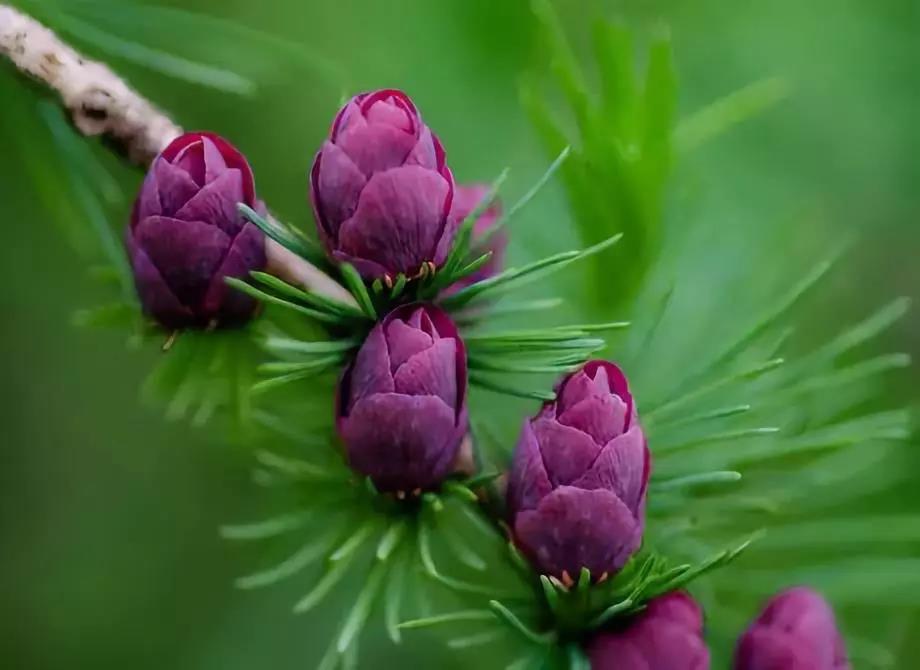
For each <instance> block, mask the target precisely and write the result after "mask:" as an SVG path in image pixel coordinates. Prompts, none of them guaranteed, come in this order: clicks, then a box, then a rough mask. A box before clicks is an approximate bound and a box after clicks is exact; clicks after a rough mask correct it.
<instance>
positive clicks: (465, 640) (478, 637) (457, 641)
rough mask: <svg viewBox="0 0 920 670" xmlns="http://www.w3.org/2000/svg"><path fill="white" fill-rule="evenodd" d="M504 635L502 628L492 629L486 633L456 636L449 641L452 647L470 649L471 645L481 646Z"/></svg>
mask: <svg viewBox="0 0 920 670" xmlns="http://www.w3.org/2000/svg"><path fill="white" fill-rule="evenodd" d="M501 636H502V631H500V630H490V631H486V632H485V633H476V634H475V635H468V636H465V637H455V638H452V639H450V640H448V641H447V646H448V647H449V648H450V649H458V650H459V649H469V648H470V647H479V646H482V645H484V644H489V643H490V642H495V641H496V640H498V639H499V638H500V637H501Z"/></svg>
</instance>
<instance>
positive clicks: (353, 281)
mask: <svg viewBox="0 0 920 670" xmlns="http://www.w3.org/2000/svg"><path fill="white" fill-rule="evenodd" d="M339 272H341V274H342V279H343V280H344V282H345V286H346V287H347V288H348V290H349V291H350V292H351V294H352V295H353V296H354V297H355V300H357V301H358V305H360V307H361V309H362V310H363V311H364V313H365V314H366V315H367V316H368V317H369V318H370V319H373V320H374V321H376V320H377V310H375V309H374V302H373V301H372V300H371V296H370V293H368V292H367V286H365V285H364V280H363V279H361V275H360V274H358V271H357V270H356V269H355V266H354V265H352V264H351V263H342V264H340V265H339Z"/></svg>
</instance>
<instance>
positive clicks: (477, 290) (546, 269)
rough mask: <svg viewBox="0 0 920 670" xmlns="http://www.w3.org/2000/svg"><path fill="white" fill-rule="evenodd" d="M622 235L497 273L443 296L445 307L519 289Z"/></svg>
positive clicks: (607, 244) (615, 241)
mask: <svg viewBox="0 0 920 670" xmlns="http://www.w3.org/2000/svg"><path fill="white" fill-rule="evenodd" d="M622 237H623V235H622V234H616V235H613V236H612V237H609V238H607V239H606V240H604V241H602V242H600V243H598V244H595V245H593V246H590V247H588V248H586V249H583V250H581V251H564V252H562V253H559V254H555V255H553V256H550V257H548V258H543V259H541V260H538V261H534V262H533V263H529V264H528V265H525V266H524V267H521V268H508V269H507V270H505V271H504V272H502V273H500V274H498V275H495V276H493V277H490V278H488V279H484V280H482V281H479V282H476V283H475V284H471V285H470V286H467V287H466V288H463V289H461V290H460V291H458V292H457V293H454V294H453V295H450V296H447V297H446V298H443V299H441V301H440V302H441V303H442V304H443V305H444V306H445V307H446V308H449V309H456V308H459V307H462V306H464V305H466V304H468V303H469V302H471V301H472V300H474V299H481V298H482V297H483V296H489V295H491V294H493V293H496V292H500V291H506V290H510V289H512V288H518V287H520V286H522V285H524V284H526V283H529V282H531V281H534V280H536V279H540V278H543V277H546V276H547V275H549V274H552V273H553V272H556V271H558V270H561V269H562V268H564V267H566V266H568V265H570V264H571V263H574V262H575V261H579V260H582V259H584V258H588V257H590V256H592V255H594V254H597V253H600V252H601V251H603V250H605V249H608V248H609V247H611V246H613V245H614V244H616V243H617V242H619V241H620V240H621V239H622Z"/></svg>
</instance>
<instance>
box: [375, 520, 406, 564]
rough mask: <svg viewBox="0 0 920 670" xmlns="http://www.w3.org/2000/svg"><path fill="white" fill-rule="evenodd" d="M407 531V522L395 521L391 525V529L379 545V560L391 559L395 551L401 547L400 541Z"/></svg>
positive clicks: (377, 553) (388, 529)
mask: <svg viewBox="0 0 920 670" xmlns="http://www.w3.org/2000/svg"><path fill="white" fill-rule="evenodd" d="M406 530H407V525H406V522H405V521H394V522H393V523H392V524H390V527H389V528H387V531H386V532H385V533H384V534H383V536H382V537H381V538H380V542H379V543H378V544H377V552H376V555H377V560H378V561H386V560H387V559H389V558H390V555H391V554H392V553H393V550H394V549H396V547H398V546H399V543H400V541H401V540H402V538H403V535H405V533H406Z"/></svg>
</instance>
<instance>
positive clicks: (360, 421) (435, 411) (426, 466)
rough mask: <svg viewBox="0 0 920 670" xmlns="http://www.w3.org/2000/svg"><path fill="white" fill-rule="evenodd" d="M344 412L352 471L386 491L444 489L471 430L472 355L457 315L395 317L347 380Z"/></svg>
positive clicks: (429, 312)
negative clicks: (469, 356) (468, 395)
mask: <svg viewBox="0 0 920 670" xmlns="http://www.w3.org/2000/svg"><path fill="white" fill-rule="evenodd" d="M336 413H337V418H338V421H337V423H338V429H339V434H340V435H341V437H342V440H343V442H344V443H345V447H346V450H347V453H348V460H349V462H350V464H351V467H352V468H353V469H354V470H356V471H357V472H359V473H361V474H363V475H366V476H368V477H370V478H371V480H372V481H373V482H374V484H375V486H376V487H377V488H378V489H380V490H382V491H395V492H399V491H403V492H405V491H415V490H417V489H422V490H426V489H432V488H435V487H437V486H438V485H439V484H440V483H441V481H442V480H443V479H444V478H445V477H446V476H447V475H448V474H450V472H451V471H452V469H453V467H454V463H455V461H456V460H457V453H458V450H459V448H460V443H461V442H462V440H463V437H464V436H465V435H466V432H467V409H466V349H465V347H464V345H463V341H462V340H461V339H460V336H459V334H458V333H457V327H456V326H455V325H454V323H453V321H451V320H450V317H448V316H447V314H446V313H444V312H443V311H442V310H440V309H439V308H437V307H434V306H432V305H419V304H415V305H404V306H403V307H399V308H397V309H395V310H394V311H392V312H390V313H389V314H388V315H387V316H386V317H385V318H384V319H383V321H381V322H380V323H378V324H377V325H376V326H375V327H374V329H373V330H372V331H371V333H370V335H368V337H367V340H365V342H364V344H363V345H362V346H361V349H360V351H359V352H358V355H357V357H356V358H355V361H354V363H353V364H352V365H351V366H350V367H349V368H348V369H347V370H346V371H345V373H344V374H343V376H342V380H341V382H340V385H339V391H338V407H337V411H336Z"/></svg>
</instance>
